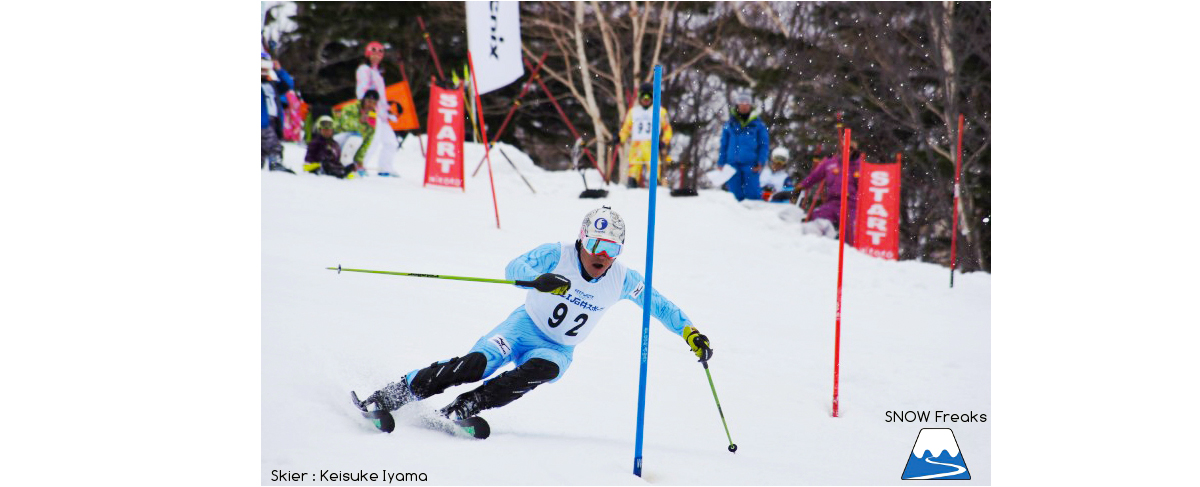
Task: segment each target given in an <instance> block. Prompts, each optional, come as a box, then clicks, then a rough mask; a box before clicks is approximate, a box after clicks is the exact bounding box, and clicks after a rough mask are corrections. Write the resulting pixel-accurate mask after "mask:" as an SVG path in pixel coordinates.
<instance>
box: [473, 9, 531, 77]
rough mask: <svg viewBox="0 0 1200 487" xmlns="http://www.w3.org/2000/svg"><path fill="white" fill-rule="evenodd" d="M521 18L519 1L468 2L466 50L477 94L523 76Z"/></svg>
mask: <svg viewBox="0 0 1200 487" xmlns="http://www.w3.org/2000/svg"><path fill="white" fill-rule="evenodd" d="M520 16H521V8H520V3H519V2H467V48H468V49H470V51H471V58H472V60H473V61H474V63H475V81H476V82H477V83H479V94H480V95H482V94H484V93H487V92H489V91H493V90H497V89H500V88H503V87H504V86H506V85H508V84H509V83H512V82H513V81H516V80H518V79H520V78H521V76H524V75H525V65H524V63H522V62H521V19H520Z"/></svg>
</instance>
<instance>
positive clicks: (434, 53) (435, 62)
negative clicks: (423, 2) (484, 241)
mask: <svg viewBox="0 0 1200 487" xmlns="http://www.w3.org/2000/svg"><path fill="white" fill-rule="evenodd" d="M417 23H418V24H421V36H422V37H424V38H425V44H426V45H428V46H429V55H430V56H432V57H433V65H434V66H435V67H437V70H438V77H439V78H441V80H442V81H443V82H445V81H446V73H443V72H442V63H440V62H438V57H437V51H435V50H433V41H432V40H430V39H429V32H427V31H426V30H425V19H422V18H421V16H419V15H418V16H417Z"/></svg>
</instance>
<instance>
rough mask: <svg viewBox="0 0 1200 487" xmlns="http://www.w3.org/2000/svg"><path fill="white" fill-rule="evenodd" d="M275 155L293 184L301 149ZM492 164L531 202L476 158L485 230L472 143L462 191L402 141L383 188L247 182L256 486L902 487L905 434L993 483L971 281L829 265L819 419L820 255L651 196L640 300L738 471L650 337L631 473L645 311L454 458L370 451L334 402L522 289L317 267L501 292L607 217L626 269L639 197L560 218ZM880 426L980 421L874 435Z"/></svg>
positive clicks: (805, 245) (390, 444)
mask: <svg viewBox="0 0 1200 487" xmlns="http://www.w3.org/2000/svg"><path fill="white" fill-rule="evenodd" d="M285 146H286V153H285V162H286V163H287V164H288V165H289V166H291V167H292V168H294V169H296V170H297V172H299V167H300V165H301V161H302V159H303V151H304V149H303V147H302V146H299V145H296V144H285ZM504 150H505V152H506V153H507V154H508V155H509V156H510V157H512V158H513V162H514V163H516V165H517V166H518V167H519V168H520V171H521V172H522V173H523V174H524V175H525V177H526V178H527V179H528V180H529V182H530V183H531V184H532V185H533V187H534V188H535V189H536V191H537V193H536V194H535V193H533V192H532V191H530V189H529V188H528V187H526V185H525V183H524V182H522V181H521V179H520V178H519V177H518V176H517V174H516V173H515V172H514V170H513V168H512V167H511V166H510V165H509V164H508V163H507V162H506V161H505V160H504V159H503V158H502V157H500V156H499V153H498V152H494V153H493V155H494V156H495V157H494V158H493V160H492V161H491V166H492V168H493V169H494V170H495V187H496V194H497V196H496V198H497V200H498V202H499V208H500V224H501V228H500V229H497V228H496V217H495V214H494V212H493V208H492V195H491V192H490V191H489V185H488V174H487V168H486V167H485V168H484V169H483V170H482V171H480V173H479V176H478V177H475V178H471V177H470V171H471V170H473V169H474V168H475V165H476V163H477V162H478V161H479V159H480V158H481V157H482V155H483V154H482V149H481V148H479V147H478V146H474V145H471V144H468V147H467V148H466V151H465V152H466V158H465V159H466V166H467V172H468V180H467V189H466V191H465V192H463V191H460V190H457V189H445V188H434V187H429V188H422V186H421V181H422V174H423V170H424V169H423V168H424V163H423V158H422V157H421V155H420V149H419V147H418V144H417V143H416V141H415V140H409V141H408V142H407V143H406V144H405V145H404V148H403V149H402V150H401V151H400V153H399V154H398V155H397V159H396V164H395V165H396V167H397V169H398V172H399V174H400V175H401V177H400V178H398V179H397V178H379V177H368V178H365V179H359V180H351V181H342V180H337V179H334V178H330V177H317V176H311V175H306V174H301V175H289V174H283V173H277V172H264V173H263V174H262V459H261V480H262V482H263V483H265V484H275V483H282V482H274V481H272V478H273V474H274V472H273V471H285V472H290V473H303V474H307V475H306V477H305V478H306V479H307V480H309V481H310V482H308V483H313V482H311V480H314V477H315V476H317V475H319V474H320V472H321V471H322V470H328V471H333V472H352V473H357V472H359V471H365V472H366V473H380V474H382V472H383V471H385V470H386V471H387V472H388V473H395V472H409V473H424V474H426V478H427V482H425V483H428V484H436V485H455V484H458V485H462V484H486V485H552V484H565V485H604V484H607V485H625V484H634V485H637V484H643V483H647V482H648V483H653V484H700V485H760V484H761V485H780V484H835V485H836V484H856V485H861V484H901V483H902V481H901V480H900V475H901V473H902V471H903V469H904V466H905V464H906V462H907V460H908V457H909V455H910V453H911V451H912V448H913V444H914V442H915V440H916V438H917V434H918V432H919V431H920V429H921V428H922V427H948V428H952V429H953V430H954V436H955V438H957V441H958V443H959V448H960V450H961V454H962V455H963V459H964V460H965V462H966V465H967V467H968V468H969V469H970V474H971V480H970V481H967V482H966V483H969V484H989V483H991V456H992V455H991V424H992V411H991V393H990V390H991V355H990V326H991V322H990V303H991V301H990V295H991V276H989V275H988V274H984V273H973V274H967V275H960V276H957V277H956V279H955V287H954V288H953V289H949V288H948V287H947V284H948V283H947V281H948V276H947V273H948V271H947V269H946V268H944V267H939V266H935V265H931V264H924V263H918V262H911V261H907V262H887V261H883V260H879V259H875V258H871V257H867V256H865V255H862V254H859V253H857V252H856V251H853V250H848V251H847V253H846V262H845V287H844V294H843V317H842V336H841V379H840V382H841V389H840V397H841V403H840V413H841V414H840V417H838V418H834V417H831V414H830V413H831V396H832V388H833V364H834V357H833V345H834V315H835V308H836V277H837V260H838V248H837V242H836V241H834V240H830V239H824V238H819V237H814V236H805V235H801V234H800V228H799V226H798V225H797V224H795V223H791V222H787V221H784V220H782V219H780V218H779V213H780V211H781V210H782V209H783V208H784V206H782V205H772V204H767V203H756V204H755V203H752V204H748V205H743V204H738V203H736V202H735V201H734V199H733V197H732V196H730V195H729V194H728V193H725V192H720V191H701V194H700V196H698V197H693V198H672V197H670V196H668V192H667V190H666V189H661V190H660V193H659V197H658V199H657V200H658V210H657V211H658V214H657V217H656V225H657V228H656V233H655V256H654V265H655V268H654V274H653V278H654V285H655V288H657V289H658V290H659V291H661V292H662V293H663V294H665V295H666V296H667V297H668V298H670V299H671V300H673V301H674V302H675V303H676V304H678V305H679V306H680V307H681V308H682V309H683V310H684V311H685V312H686V313H687V314H688V315H689V316H690V317H691V318H692V319H693V320H694V321H695V323H696V324H697V326H698V328H699V329H700V330H701V331H702V332H704V333H705V334H706V335H708V336H709V338H710V339H711V341H712V345H713V348H714V350H715V355H714V357H713V360H712V361H711V362H710V367H711V372H712V378H713V381H714V383H715V385H716V389H717V393H718V394H719V396H720V401H721V406H722V408H723V410H724V413H725V417H726V419H727V420H728V425H729V432H730V433H731V434H732V436H733V440H734V442H735V443H737V445H738V451H737V453H736V454H731V453H729V452H728V451H726V447H727V445H728V442H727V440H726V437H725V431H724V429H723V428H722V425H721V420H720V418H719V416H718V414H717V408H716V406H715V404H714V402H713V397H712V392H711V391H710V389H709V385H708V380H707V379H706V377H705V374H704V370H703V369H702V368H701V366H700V365H699V364H698V363H696V360H695V356H694V355H692V354H691V352H690V351H689V350H688V348H687V346H686V345H685V344H684V342H683V341H682V340H681V339H680V338H678V337H677V336H674V335H672V334H670V333H669V332H667V331H666V329H665V328H664V327H662V325H661V324H659V323H658V322H657V320H651V321H652V323H651V334H650V354H649V380H648V392H647V403H646V431H645V447H644V463H643V477H642V478H640V479H639V478H638V477H635V476H633V475H632V467H633V453H634V434H635V426H636V415H637V392H638V367H639V359H640V354H639V349H640V340H641V328H640V327H641V321H642V311H641V308H640V307H638V306H637V305H636V304H634V303H631V302H622V303H619V304H617V305H615V306H614V307H613V308H612V309H611V310H610V311H609V312H608V313H607V314H606V315H605V317H604V322H603V323H602V324H601V325H600V326H598V327H597V328H596V330H595V331H594V332H593V333H592V334H591V336H590V337H589V339H588V340H587V341H586V342H584V343H583V344H581V345H580V346H579V347H577V348H576V351H575V357H574V362H573V363H572V365H571V367H570V369H569V370H568V371H567V373H566V375H565V376H564V377H563V378H562V379H561V380H560V381H558V382H557V383H554V384H550V385H544V386H542V387H539V388H538V389H536V390H535V391H533V392H532V393H530V394H529V395H527V396H526V397H524V398H522V399H520V400H518V401H517V402H514V403H512V404H510V405H508V406H506V407H504V408H500V409H496V410H489V411H485V412H484V414H483V416H484V417H486V418H487V419H488V420H489V422H490V423H491V425H492V437H491V438H489V439H487V440H484V441H469V440H462V439H458V438H452V437H450V436H447V435H445V434H443V433H439V432H434V431H429V430H425V429H421V428H419V427H415V426H412V425H410V424H408V422H407V419H406V417H405V416H403V415H402V416H401V417H400V418H399V420H398V421H399V423H400V424H399V426H397V429H396V431H395V432H394V433H392V434H383V433H380V432H378V431H376V430H375V429H374V427H372V426H371V425H370V424H369V423H367V422H366V421H365V420H363V419H362V418H361V417H360V416H359V415H358V413H357V411H356V410H355V409H354V407H353V406H352V405H351V404H350V402H349V391H350V390H356V391H358V392H359V393H360V394H369V393H370V392H372V391H374V390H376V389H378V388H379V387H381V386H383V385H384V384H386V383H387V382H389V381H394V380H396V379H398V378H399V377H400V376H401V375H402V374H404V373H406V372H408V371H409V370H412V369H414V368H418V367H422V366H425V365H429V364H430V363H432V362H434V361H437V360H441V359H446V358H449V357H452V356H457V355H462V354H463V353H465V352H466V351H467V350H468V349H469V348H470V347H471V345H472V344H473V343H474V342H475V340H476V339H477V338H478V337H479V336H481V335H483V334H484V333H485V332H487V331H489V330H490V329H491V328H492V327H493V326H495V325H496V324H497V323H499V322H500V321H501V320H503V319H504V318H505V317H506V316H507V315H508V314H509V313H510V312H511V311H512V310H513V309H514V308H516V307H517V306H518V305H520V304H521V303H522V302H523V299H524V293H525V291H522V290H520V289H516V288H514V287H510V286H505V285H497V284H483V283H473V282H460V281H447V280H434V279H421V278H412V277H397V276H383V275H371V274H354V273H343V274H340V275H339V274H338V273H336V272H333V271H329V270H325V268H326V267H330V266H337V265H339V264H340V265H342V266H345V267H353V268H365V269H379V270H391V271H401V272H420V273H433V274H448V275H459V276H476V277H490V278H501V279H502V278H503V276H504V266H505V265H506V264H507V263H508V262H509V261H510V260H511V259H513V258H514V257H516V256H517V255H519V254H521V253H522V252H525V251H527V250H530V249H532V248H534V247H535V246H537V245H539V244H542V243H546V242H552V241H563V240H572V239H574V238H575V236H576V234H577V232H578V226H579V223H580V221H581V219H582V218H583V215H584V214H585V213H586V212H587V211H589V210H591V209H593V208H595V207H597V206H599V205H601V204H604V205H610V206H612V207H613V208H614V209H615V210H616V211H618V212H619V213H621V215H622V216H623V217H624V219H625V221H626V225H627V237H626V244H627V246H626V251H625V252H624V253H623V254H622V256H621V257H620V258H621V259H622V260H623V261H624V262H625V263H626V264H627V265H629V266H630V267H632V268H634V269H638V270H641V271H644V270H645V262H646V239H647V233H646V232H647V221H648V215H647V210H648V207H649V198H648V192H647V190H644V189H642V190H633V189H625V188H621V187H616V186H610V187H609V188H608V189H609V190H610V195H609V197H608V198H607V199H604V200H584V199H579V198H578V195H579V193H580V191H582V190H583V183H582V181H581V179H580V177H579V175H578V174H577V173H575V172H559V173H552V172H545V171H542V170H540V169H539V168H537V167H536V166H534V165H533V164H532V162H531V161H530V160H529V159H528V157H527V156H525V155H524V154H523V153H521V152H520V151H519V150H518V149H517V148H515V147H511V146H504ZM593 176H594V175H593ZM468 387H474V386H461V387H458V388H452V389H450V390H448V391H447V392H446V393H445V394H443V395H441V396H437V397H434V398H433V399H431V400H429V401H427V402H428V403H429V407H441V406H442V405H444V404H445V403H448V402H449V401H450V400H451V399H453V397H454V396H455V395H457V394H458V393H461V392H463V391H465V390H468ZM418 407H424V405H419V406H418ZM888 411H897V412H904V411H929V412H930V414H933V413H934V412H936V411H943V412H944V413H949V414H969V413H972V412H973V413H975V414H976V416H977V417H978V415H979V414H986V415H987V416H988V421H987V422H949V421H946V420H942V421H937V422H935V421H934V420H933V418H930V420H929V421H927V422H918V423H907V422H896V421H893V422H888V421H887V419H888V416H887V412H888ZM935 454H936V452H935ZM289 483H295V482H289ZM302 483H303V482H302ZM316 483H328V482H320V481H318V482H316Z"/></svg>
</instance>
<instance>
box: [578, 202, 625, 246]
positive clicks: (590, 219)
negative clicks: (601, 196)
mask: <svg viewBox="0 0 1200 487" xmlns="http://www.w3.org/2000/svg"><path fill="white" fill-rule="evenodd" d="M589 238H602V239H605V240H610V241H613V242H616V243H619V244H621V245H625V220H622V219H621V215H619V214H617V212H615V211H613V210H612V208H609V207H607V206H602V207H600V208H596V209H594V210H592V211H590V212H588V214H587V216H585V217H583V225H582V226H580V227H579V240H580V241H583V240H586V239H589Z"/></svg>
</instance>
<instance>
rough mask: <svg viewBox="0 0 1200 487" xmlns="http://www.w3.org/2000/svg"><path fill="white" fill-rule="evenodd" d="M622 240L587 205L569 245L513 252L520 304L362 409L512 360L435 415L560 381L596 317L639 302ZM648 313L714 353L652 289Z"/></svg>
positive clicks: (472, 377) (606, 211)
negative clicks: (463, 347) (458, 353)
mask: <svg viewBox="0 0 1200 487" xmlns="http://www.w3.org/2000/svg"><path fill="white" fill-rule="evenodd" d="M624 243H625V222H624V221H623V220H622V219H621V216H620V215H618V214H617V212H615V211H613V210H612V209H611V208H609V207H607V206H605V207H602V208H597V209H595V210H592V211H591V212H590V213H588V214H587V216H586V217H584V219H583V226H582V227H581V228H580V230H579V238H578V239H577V240H575V241H574V242H560V243H548V244H545V245H541V246H539V247H537V248H535V249H533V250H531V251H529V252H526V253H525V254H524V255H521V256H520V257H517V258H516V259H515V260H513V261H512V262H510V263H509V264H508V267H506V268H505V272H504V274H505V276H506V278H507V279H508V280H528V281H533V284H534V288H533V289H530V290H529V292H528V294H526V296H525V304H524V305H522V306H518V307H517V309H516V310H514V311H513V312H512V314H510V315H509V316H508V318H507V319H505V320H504V321H502V322H501V323H500V324H499V325H497V326H496V327H495V328H493V329H492V331H489V332H487V333H486V334H484V335H483V336H482V337H480V338H479V340H478V341H477V342H475V346H474V347H472V348H471V350H470V351H468V352H467V353H466V354H465V355H463V356H462V357H454V358H452V359H449V360H444V361H441V362H437V363H434V364H432V365H430V366H429V367H425V368H423V369H417V370H414V371H412V372H409V373H408V374H407V375H405V376H404V377H401V378H400V381H399V382H392V383H390V384H388V385H387V386H385V387H384V388H383V389H381V390H379V391H376V392H375V393H374V394H372V395H371V396H370V397H368V398H367V399H366V400H365V401H363V402H362V404H363V407H367V406H370V405H371V404H374V410H380V409H383V410H388V411H393V410H396V409H398V408H400V406H403V405H405V404H408V403H410V402H413V401H419V400H422V399H426V398H428V397H430V396H433V395H435V394H439V393H441V392H442V391H445V390H446V388H448V387H452V386H456V385H459V384H465V383H469V382H476V381H480V380H483V379H484V378H486V377H489V376H491V375H492V374H493V373H495V372H496V370H497V369H499V368H500V367H502V366H504V365H505V364H508V363H509V362H513V363H515V364H516V368H515V369H512V370H510V371H508V372H505V373H503V374H500V375H498V376H496V377H492V378H491V379H489V380H487V381H484V383H483V384H482V385H480V386H479V387H477V388H475V389H474V390H472V391H469V392H465V393H463V394H461V395H459V396H458V398H457V399H455V400H454V402H452V403H451V404H450V405H448V406H446V407H444V408H442V409H441V410H440V413H441V414H442V415H443V416H446V417H448V418H450V419H453V420H462V419H465V418H469V417H472V416H475V415H476V414H478V413H479V412H480V411H483V410H485V409H490V408H497V407H500V406H504V405H506V404H508V403H511V402H513V401H515V400H517V399H519V398H520V397H521V396H523V395H525V394H526V393H528V392H529V391H531V390H533V388H535V387H537V386H538V385H539V384H542V383H546V382H554V381H557V380H558V379H560V378H561V377H562V376H563V374H564V373H566V371H567V367H569V366H570V365H571V358H572V355H573V353H574V350H575V346H576V345H578V344H579V343H581V342H583V340H584V339H585V338H587V336H588V334H589V333H591V332H592V330H593V329H595V327H596V324H597V323H598V322H599V321H600V317H601V316H603V315H604V312H605V311H607V310H608V308H609V307H610V306H612V305H614V304H616V303H617V301H619V300H621V299H628V300H630V301H633V302H635V303H637V304H638V306H642V300H643V299H645V298H644V297H643V296H642V293H643V292H645V283H644V281H643V279H642V275H641V274H639V273H638V272H637V271H634V270H632V269H628V268H626V267H625V266H624V265H623V264H621V263H620V262H618V261H617V260H616V258H617V256H618V255H620V254H621V250H622V247H623V245H624ZM650 296H651V310H650V311H651V314H653V315H654V317H655V318H658V320H659V321H660V322H662V324H663V325H664V326H666V327H667V329H669V330H671V332H672V333H675V334H676V335H680V336H682V337H683V339H684V340H685V341H687V343H688V345H689V346H690V347H691V349H692V352H694V353H695V354H696V356H697V357H699V358H700V360H702V361H707V360H708V359H709V358H711V357H712V353H713V352H712V348H710V347H709V344H708V338H707V337H705V336H704V335H702V334H700V332H699V331H698V330H696V327H695V326H693V325H692V321H691V320H690V319H688V317H687V315H685V314H683V311H681V310H680V309H679V308H678V307H677V306H675V304H674V303H672V302H671V301H670V300H668V299H667V298H666V297H664V296H663V295H661V294H659V293H658V292H657V291H655V290H653V289H651V290H650Z"/></svg>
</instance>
